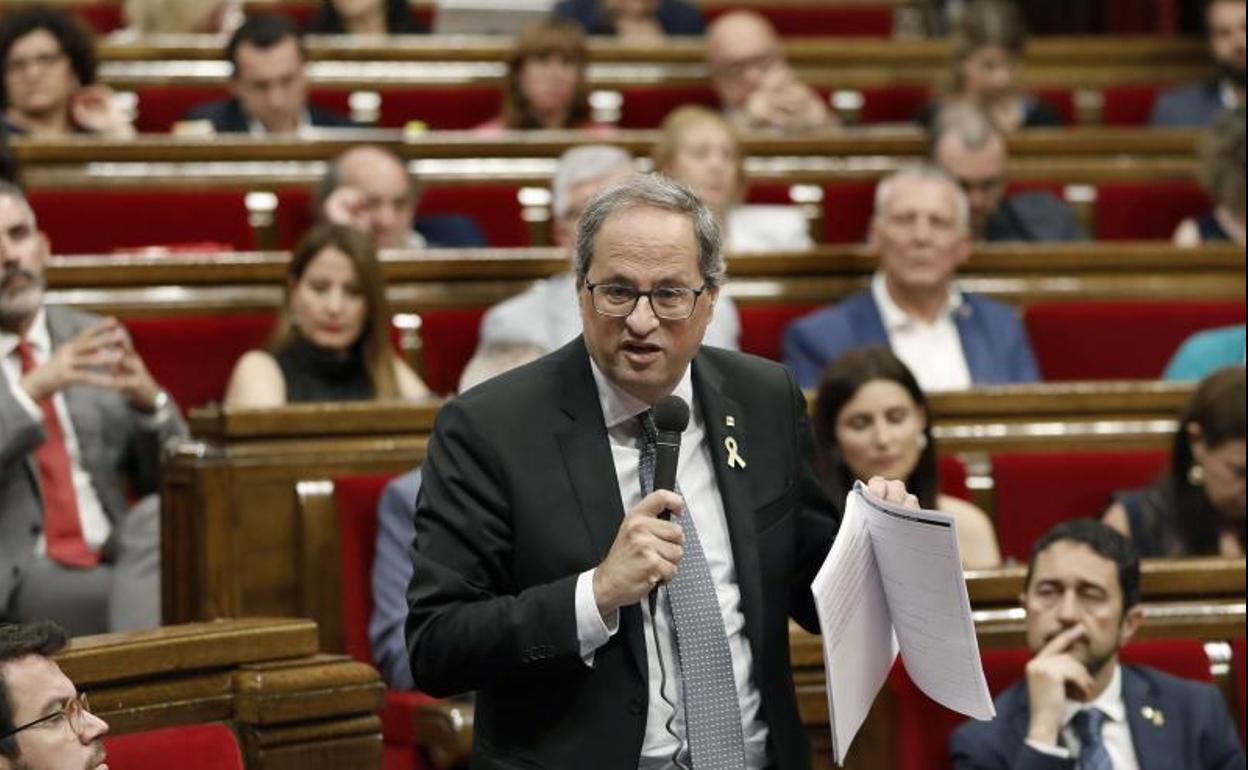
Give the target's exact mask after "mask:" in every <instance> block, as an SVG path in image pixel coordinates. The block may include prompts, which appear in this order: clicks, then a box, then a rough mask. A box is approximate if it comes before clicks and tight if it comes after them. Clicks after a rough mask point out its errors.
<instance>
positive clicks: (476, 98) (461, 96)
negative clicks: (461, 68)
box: [377, 86, 503, 131]
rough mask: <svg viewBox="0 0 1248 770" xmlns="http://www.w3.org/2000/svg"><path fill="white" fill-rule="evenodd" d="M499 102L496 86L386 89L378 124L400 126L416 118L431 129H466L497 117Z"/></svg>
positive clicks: (499, 91) (500, 94)
mask: <svg viewBox="0 0 1248 770" xmlns="http://www.w3.org/2000/svg"><path fill="white" fill-rule="evenodd" d="M502 104H503V92H502V91H501V90H500V89H499V88H498V87H497V86H450V87H445V88H438V87H433V86H427V87H421V88H386V89H381V115H380V116H379V117H378V120H377V125H378V126H380V127H382V128H403V127H404V126H406V125H407V124H408V123H409V122H411V121H415V120H418V121H421V122H422V123H424V124H425V126H426V127H427V128H429V129H431V130H438V131H453V130H466V129H470V128H474V127H476V126H478V125H480V124H482V123H484V122H486V121H487V120H490V119H492V118H494V117H496V116H497V115H498V114H499V111H500V110H501V109H502Z"/></svg>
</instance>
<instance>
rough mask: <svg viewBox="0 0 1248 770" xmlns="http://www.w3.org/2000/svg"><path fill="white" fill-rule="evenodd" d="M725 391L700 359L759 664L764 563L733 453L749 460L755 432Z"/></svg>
mask: <svg viewBox="0 0 1248 770" xmlns="http://www.w3.org/2000/svg"><path fill="white" fill-rule="evenodd" d="M725 385H726V381H725V379H724V377H723V375H722V374H721V373H720V372H719V371H718V370H717V369H715V367H714V365H713V364H711V363H710V362H708V361H707V360H706V358H705V357H704V356H697V357H695V358H694V360H693V388H694V394H695V395H696V396H697V399H698V407H699V408H700V409H701V410H702V420H703V423H704V425H705V428H706V441H707V443H708V444H709V445H710V448H711V464H712V465H714V466H715V481H716V483H717V484H718V486H719V495H720V498H721V499H722V500H723V504H724V517H725V518H726V519H727V523H728V535H729V539H730V540H731V541H732V559H733V563H734V565H735V567H736V573H737V588H738V590H739V591H740V593H741V613H742V615H743V616H744V618H745V634H746V636H747V637H748V638H749V640H750V648H751V649H752V650H753V653H754V660H756V661H758V660H762V659H763V657H764V653H763V642H764V639H763V597H762V569H761V567H760V566H759V562H758V542H757V535H756V531H755V528H754V516H753V506H752V505H751V500H752V497H751V495H750V485H749V476H748V475H747V473H746V471H747V470H748V465H747V466H746V467H745V468H743V467H740V466H739V465H734V466H732V467H730V466H729V465H728V458H729V454H728V448H727V445H728V443H730V442H729V440H730V439H731V441H732V442H733V443H735V445H736V451H737V452H738V453H740V454H741V455H744V456H748V448H749V446H750V442H749V432H750V430H751V428H752V427H753V426H752V425H751V424H750V423H749V421H748V419H746V415H745V414H744V413H743V411H742V409H741V406H740V404H739V403H737V401H736V400H735V399H733V398H732V397H731V396H730V395H729V394H728V393H727V392H725ZM752 416H754V417H757V416H758V415H752ZM729 417H732V418H733V423H734V425H733V426H732V427H729V426H728V424H727V423H728V418H729ZM747 462H748V461H747Z"/></svg>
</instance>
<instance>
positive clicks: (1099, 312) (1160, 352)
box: [1023, 300, 1244, 381]
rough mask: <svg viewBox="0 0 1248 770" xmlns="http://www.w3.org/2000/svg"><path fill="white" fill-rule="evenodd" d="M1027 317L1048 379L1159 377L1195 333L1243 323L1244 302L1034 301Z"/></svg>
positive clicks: (1136, 378)
mask: <svg viewBox="0 0 1248 770" xmlns="http://www.w3.org/2000/svg"><path fill="white" fill-rule="evenodd" d="M1023 321H1024V323H1025V324H1026V326H1027V334H1028V336H1029V337H1030V338H1031V347H1032V350H1033V351H1035V354H1036V362H1037V363H1038V364H1039V366H1040V373H1041V374H1042V375H1043V378H1044V379H1045V380H1046V381H1054V380H1112V379H1133V380H1140V379H1155V378H1157V377H1160V376H1161V373H1162V371H1163V370H1164V369H1165V366H1166V362H1167V361H1169V360H1170V356H1172V355H1173V354H1174V351H1175V350H1177V349H1178V347H1179V344H1180V343H1181V342H1183V340H1185V339H1187V337H1188V336H1189V335H1191V334H1192V333H1193V332H1197V331H1200V330H1201V329H1211V328H1213V327H1215V326H1230V325H1232V324H1242V323H1243V322H1244V301H1243V300H1208V301H1141V302H1035V303H1032V304H1029V305H1027V306H1026V307H1025V308H1024V309H1023Z"/></svg>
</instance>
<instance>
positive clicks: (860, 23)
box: [702, 2, 893, 37]
mask: <svg viewBox="0 0 1248 770" xmlns="http://www.w3.org/2000/svg"><path fill="white" fill-rule="evenodd" d="M737 7H739V4H736V3H712V4H708V5H704V6H703V7H702V13H703V14H704V15H705V16H706V18H707V21H708V22H709V21H710V20H712V19H714V18H715V17H716V16H719V15H720V14H722V13H725V12H727V11H730V10H732V9H734V8H737ZM751 10H754V11H757V12H758V13H760V14H762V15H763V16H766V17H767V19H768V20H769V21H771V23H772V25H773V26H775V28H776V31H777V32H778V33H779V34H780V35H781V36H782V37H811V36H832V37H889V36H891V35H892V34H893V5H892V4H889V3H881V4H879V5H850V4H846V5H839V4H827V5H820V4H817V3H810V2H795V3H793V4H792V5H784V4H774V5H773V4H758V5H757V6H753V7H751Z"/></svg>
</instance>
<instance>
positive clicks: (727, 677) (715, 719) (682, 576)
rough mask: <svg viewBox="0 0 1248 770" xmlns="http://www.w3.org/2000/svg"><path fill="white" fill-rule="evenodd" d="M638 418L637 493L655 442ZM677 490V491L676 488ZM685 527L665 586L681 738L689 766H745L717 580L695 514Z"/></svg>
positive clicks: (648, 425)
mask: <svg viewBox="0 0 1248 770" xmlns="http://www.w3.org/2000/svg"><path fill="white" fill-rule="evenodd" d="M637 419H638V420H639V421H640V422H641V427H642V436H643V438H644V440H643V441H642V445H641V464H640V471H641V473H640V475H641V494H642V496H643V497H644V496H646V495H648V494H650V492H652V491H653V490H654V464H655V449H654V446H655V442H656V441H657V439H658V432H657V430H656V429H655V426H654V417H653V415H651V413H650V412H649V411H646V412H643V413H642V414H640V415H638V417H637ZM676 491H677V492H679V491H680V490H679V489H677V490H676ZM676 518H677V519H678V520H679V522H680V526H681V529H683V530H684V531H685V553H684V556H683V557H682V558H681V560H680V568H679V569H678V570H677V572H676V577H674V578H672V581H671V583H669V584H668V587H667V598H668V601H669V603H670V604H671V606H672V622H673V625H674V626H675V629H676V631H675V634H674V635H673V636H674V641H675V646H676V654H677V657H678V658H679V659H680V671H681V685H682V688H681V692H682V693H683V695H684V705H685V736H686V738H687V739H688V741H689V756H690V760H691V762H692V765H693V770H743V768H744V767H745V737H744V732H743V730H742V727H741V704H740V703H739V702H738V701H737V685H736V680H734V679H733V676H732V654H731V653H730V652H729V650H728V633H727V632H726V631H725V630H724V617H723V615H721V614H720V611H719V600H718V599H716V597H715V584H714V582H713V581H712V580H711V570H710V567H709V566H707V563H706V554H705V553H703V551H702V543H701V541H700V540H698V531H697V529H695V528H694V526H693V513H692V512H691V511H690V510H689V505H688V501H685V512H684V514H683V515H681V516H677V517H676Z"/></svg>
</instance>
